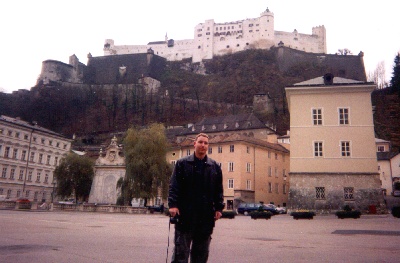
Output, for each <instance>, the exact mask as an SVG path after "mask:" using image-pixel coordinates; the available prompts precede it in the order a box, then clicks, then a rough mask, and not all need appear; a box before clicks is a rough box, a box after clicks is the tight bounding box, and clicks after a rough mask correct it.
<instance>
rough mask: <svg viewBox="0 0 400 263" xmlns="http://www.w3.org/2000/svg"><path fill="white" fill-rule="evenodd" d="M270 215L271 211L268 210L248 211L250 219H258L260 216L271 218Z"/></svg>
mask: <svg viewBox="0 0 400 263" xmlns="http://www.w3.org/2000/svg"><path fill="white" fill-rule="evenodd" d="M271 216H272V213H271V212H269V211H259V210H258V211H253V212H251V213H250V217H251V219H254V220H255V219H258V218H261V219H267V220H268V219H270V218H271Z"/></svg>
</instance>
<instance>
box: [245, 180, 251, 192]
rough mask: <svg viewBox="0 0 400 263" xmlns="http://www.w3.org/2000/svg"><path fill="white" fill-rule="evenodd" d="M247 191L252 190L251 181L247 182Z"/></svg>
mask: <svg viewBox="0 0 400 263" xmlns="http://www.w3.org/2000/svg"><path fill="white" fill-rule="evenodd" d="M246 190H251V180H247V181H246Z"/></svg>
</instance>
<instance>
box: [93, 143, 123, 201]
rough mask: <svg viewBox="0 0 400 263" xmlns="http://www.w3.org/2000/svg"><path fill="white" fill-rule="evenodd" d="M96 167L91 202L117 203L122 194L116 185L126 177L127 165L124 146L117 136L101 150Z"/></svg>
mask: <svg viewBox="0 0 400 263" xmlns="http://www.w3.org/2000/svg"><path fill="white" fill-rule="evenodd" d="M94 169H95V174H94V178H93V183H92V188H91V190H90V195H89V203H97V204H116V203H117V198H118V196H119V194H120V191H118V190H117V187H116V186H117V182H118V180H119V179H120V178H121V177H125V171H126V167H125V158H124V156H123V150H122V147H120V146H118V144H117V138H116V137H115V136H114V138H112V140H111V143H110V145H109V146H108V147H107V148H106V149H105V151H104V152H103V150H102V149H101V150H100V156H99V158H97V160H96V163H95V166H94Z"/></svg>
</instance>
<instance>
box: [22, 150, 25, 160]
mask: <svg viewBox="0 0 400 263" xmlns="http://www.w3.org/2000/svg"><path fill="white" fill-rule="evenodd" d="M21 160H22V161H25V160H26V151H25V150H24V151H22V154H21Z"/></svg>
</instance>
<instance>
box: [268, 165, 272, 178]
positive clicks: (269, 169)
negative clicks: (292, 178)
mask: <svg viewBox="0 0 400 263" xmlns="http://www.w3.org/2000/svg"><path fill="white" fill-rule="evenodd" d="M268 176H269V177H271V176H272V167H271V166H268Z"/></svg>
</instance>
